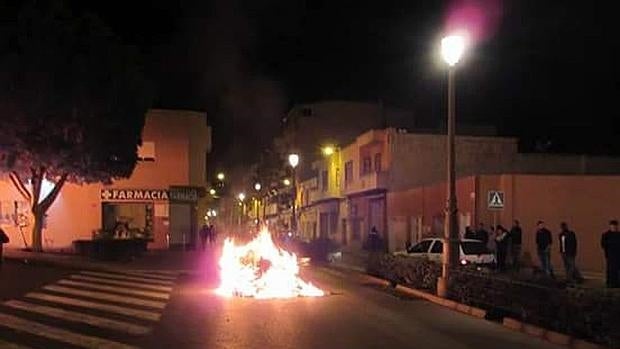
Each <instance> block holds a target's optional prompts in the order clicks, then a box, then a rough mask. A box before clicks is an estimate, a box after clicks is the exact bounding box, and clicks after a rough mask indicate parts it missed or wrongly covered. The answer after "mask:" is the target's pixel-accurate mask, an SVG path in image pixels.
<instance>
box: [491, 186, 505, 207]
mask: <svg viewBox="0 0 620 349" xmlns="http://www.w3.org/2000/svg"><path fill="white" fill-rule="evenodd" d="M487 203H488V207H489V209H493V210H501V209H503V208H504V192H503V191H497V190H489V196H488V201H487Z"/></svg>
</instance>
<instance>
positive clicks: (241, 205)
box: [237, 192, 245, 226]
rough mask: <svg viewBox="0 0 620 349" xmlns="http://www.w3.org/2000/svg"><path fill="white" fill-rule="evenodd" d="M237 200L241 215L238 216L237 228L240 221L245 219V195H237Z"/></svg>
mask: <svg viewBox="0 0 620 349" xmlns="http://www.w3.org/2000/svg"><path fill="white" fill-rule="evenodd" d="M237 199H239V206H240V207H241V214H240V215H239V226H241V219H242V218H245V202H243V201H244V200H245V193H243V192H241V193H239V194H238V195H237Z"/></svg>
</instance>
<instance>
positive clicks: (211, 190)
mask: <svg viewBox="0 0 620 349" xmlns="http://www.w3.org/2000/svg"><path fill="white" fill-rule="evenodd" d="M216 193H217V192H216V191H215V189H213V188H211V189H209V194H211V195H215V194H216Z"/></svg>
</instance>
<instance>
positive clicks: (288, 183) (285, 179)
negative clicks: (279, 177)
mask: <svg viewBox="0 0 620 349" xmlns="http://www.w3.org/2000/svg"><path fill="white" fill-rule="evenodd" d="M282 183H283V184H284V185H286V186H287V187H288V186H289V185H291V180H290V179H288V178H284V180H283V181H282Z"/></svg>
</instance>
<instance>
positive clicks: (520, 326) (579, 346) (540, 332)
mask: <svg viewBox="0 0 620 349" xmlns="http://www.w3.org/2000/svg"><path fill="white" fill-rule="evenodd" d="M330 267H331V268H332V269H340V270H347V271H351V270H350V269H346V268H344V267H333V266H330ZM353 271H355V270H353ZM355 272H357V273H359V274H360V275H359V276H360V277H361V278H363V279H365V280H366V281H369V282H373V283H376V284H380V285H382V286H389V285H390V282H389V281H387V280H385V279H382V278H379V277H376V276H372V275H368V274H366V273H360V272H359V271H355ZM396 290H397V291H399V292H402V293H405V294H408V295H411V296H415V297H419V298H423V299H425V300H427V301H429V302H432V303H435V304H437V305H441V306H443V307H446V308H449V309H452V310H455V311H458V312H460V313H463V314H467V315H471V316H474V317H477V318H480V319H484V318H485V317H486V314H487V312H486V310H484V309H480V308H476V307H472V306H469V305H466V304H462V303H458V302H455V301H453V300H450V299H446V298H441V297H438V296H436V295H434V294H431V293H428V292H424V291H420V290H416V289H414V288H410V287H407V286H402V285H396ZM502 325H503V326H504V327H506V328H509V329H511V330H513V331H517V332H521V333H524V334H527V335H529V336H532V337H536V338H540V339H542V340H545V341H547V342H550V343H553V344H557V345H562V346H566V347H569V348H575V349H608V347H606V346H604V345H600V344H595V343H591V342H588V341H585V340H583V339H578V338H575V337H571V336H569V335H567V334H564V333H560V332H556V331H552V330H547V329H545V328H542V327H538V326H535V325H532V324H528V323H525V322H522V321H519V320H516V319H513V318H509V317H504V319H503V320H502Z"/></svg>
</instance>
